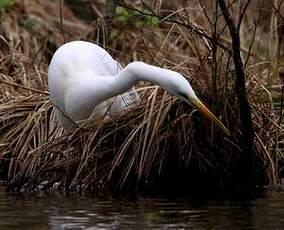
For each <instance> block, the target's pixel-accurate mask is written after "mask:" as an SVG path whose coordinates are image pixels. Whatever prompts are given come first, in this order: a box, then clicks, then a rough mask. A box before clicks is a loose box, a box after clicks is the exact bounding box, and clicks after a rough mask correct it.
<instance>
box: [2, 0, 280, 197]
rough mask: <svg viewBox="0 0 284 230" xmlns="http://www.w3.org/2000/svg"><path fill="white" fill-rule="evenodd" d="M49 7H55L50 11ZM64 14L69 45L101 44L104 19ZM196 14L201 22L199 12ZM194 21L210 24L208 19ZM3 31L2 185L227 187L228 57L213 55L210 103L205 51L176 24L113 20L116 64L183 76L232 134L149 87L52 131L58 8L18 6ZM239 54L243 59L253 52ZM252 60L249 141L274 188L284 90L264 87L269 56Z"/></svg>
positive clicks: (234, 117)
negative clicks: (136, 25)
mask: <svg viewBox="0 0 284 230" xmlns="http://www.w3.org/2000/svg"><path fill="white" fill-rule="evenodd" d="M52 7H53V8H52ZM46 8H49V9H50V8H52V10H50V11H48V13H47V11H46ZM20 12H21V13H20ZM22 12H24V13H22ZM49 12H50V13H49ZM64 12H65V13H64V14H63V15H64V16H63V18H64V36H65V39H66V40H67V41H69V40H74V39H78V38H83V39H91V40H95V41H97V42H98V43H102V40H104V38H102V36H101V34H102V30H101V29H102V25H101V20H98V21H96V22H94V23H93V24H92V25H90V26H87V25H85V24H84V22H81V21H79V20H78V19H76V18H75V17H74V16H72V14H71V13H70V12H69V11H67V10H66V9H64ZM194 12H195V14H197V15H198V17H201V16H200V12H201V11H200V9H199V10H196V11H194ZM194 12H193V13H192V12H191V13H192V14H190V15H192V16H191V17H193V18H194V17H195V14H194ZM179 14H180V17H182V18H184V17H189V16H188V15H187V14H185V13H184V12H182V11H181V12H179ZM193 18H190V19H189V21H190V20H193ZM196 18H197V16H196ZM23 19H24V23H23ZM25 20H34V22H33V23H35V25H31V27H29V26H28V27H27V25H26V24H25V22H26V21H25ZM196 22H202V25H198V24H197V26H200V27H201V26H202V27H203V28H206V26H208V27H209V25H206V23H204V22H206V17H205V16H203V18H202V20H201V19H200V20H196ZM3 24H4V28H5V29H6V32H7V35H8V37H9V44H10V47H11V50H10V53H9V54H8V55H6V56H2V57H1V59H0V70H1V71H0V73H1V74H0V83H1V84H0V179H2V180H6V181H7V185H8V190H9V191H26V192H27V191H63V189H64V190H65V192H68V191H75V192H89V191H105V190H107V189H109V188H110V189H111V190H121V189H123V188H127V189H133V188H134V189H141V188H142V189H143V188H145V187H147V188H153V189H154V188H156V187H159V186H160V185H161V186H163V184H167V183H168V182H169V183H168V186H171V184H170V182H171V181H170V177H171V174H173V177H174V176H180V175H181V174H183V177H182V178H180V180H181V181H182V180H183V182H184V183H189V184H190V183H192V182H193V181H196V180H198V178H203V179H204V178H205V180H208V181H202V182H201V183H209V184H210V182H209V180H210V179H212V178H213V179H214V180H213V182H212V184H213V183H215V182H216V181H219V183H220V184H221V183H224V184H226V183H232V181H234V180H232V178H234V177H236V174H237V173H238V172H239V171H241V165H240V163H239V156H240V152H241V151H242V150H241V147H240V144H239V142H238V141H239V135H240V133H239V129H238V120H239V117H238V116H239V115H238V111H237V109H236V108H237V102H236V99H235V98H236V97H235V94H234V91H233V79H234V77H233V69H232V66H231V64H230V63H228V61H227V60H228V58H229V56H228V54H226V52H225V51H218V53H217V60H216V62H215V63H216V66H215V67H214V68H215V70H216V71H217V75H215V76H216V77H217V79H216V82H217V86H216V87H217V88H216V89H214V90H215V91H216V92H215V93H214V97H212V90H213V89H212V86H211V80H210V79H211V76H212V71H213V67H212V62H211V50H210V44H209V43H208V42H207V41H206V40H205V39H203V38H201V37H199V36H196V34H194V33H192V32H190V31H189V30H187V29H186V28H184V27H182V26H179V25H177V24H174V23H169V22H163V23H161V25H160V28H154V29H150V28H144V29H143V30H142V31H141V30H138V29H133V28H127V27H121V25H119V24H118V23H117V24H115V26H114V38H113V39H112V42H111V43H110V44H109V45H108V46H107V49H108V50H109V51H110V52H111V53H112V54H113V56H115V57H116V58H117V59H118V60H120V61H121V62H122V63H128V62H130V61H132V60H142V61H145V62H148V63H153V64H155V65H158V66H165V67H167V68H171V69H174V70H176V71H178V72H180V73H182V74H183V75H184V76H186V77H188V79H189V81H190V82H191V83H192V85H193V87H194V89H196V91H197V94H198V95H199V96H200V97H201V98H202V99H203V101H205V104H211V105H212V106H211V108H212V110H213V111H214V112H215V114H217V115H218V116H219V117H220V118H221V119H222V121H223V122H224V123H225V124H226V125H227V126H228V127H229V128H230V130H231V131H232V134H233V137H232V138H230V139H228V138H226V137H225V136H224V134H223V133H222V132H221V131H220V130H219V129H218V128H216V127H215V126H212V125H211V124H210V123H209V122H208V121H207V120H205V119H204V118H203V117H202V116H200V115H199V114H198V113H197V112H196V111H195V110H194V109H193V108H191V107H190V106H188V105H186V104H184V103H183V102H181V101H179V100H177V99H176V98H174V97H172V96H170V95H169V94H167V93H164V91H162V90H160V89H159V88H157V87H155V86H149V85H148V84H145V83H142V84H141V85H140V86H139V88H138V92H139V94H140V96H141V101H140V102H139V104H138V105H137V106H136V107H133V108H129V109H128V110H126V111H124V112H123V113H119V114H116V115H114V116H113V117H111V118H110V119H106V120H104V121H96V120H95V121H93V122H92V123H91V124H88V126H87V127H77V128H74V129H68V130H63V129H62V128H58V127H57V126H56V121H55V117H54V114H53V112H52V105H51V103H50V101H49V97H48V92H47V64H48V61H49V59H50V57H51V54H52V53H53V52H54V49H55V48H56V47H58V46H59V45H60V44H62V43H63V32H62V26H61V25H60V18H59V13H58V9H57V8H56V5H55V4H54V3H50V2H48V1H43V0H42V1H38V2H35V1H25V3H23V2H22V1H19V2H18V3H17V4H16V5H15V6H14V7H13V8H11V9H10V10H8V11H7V12H6V13H5V14H4V19H3ZM91 29H92V30H93V31H91ZM141 32H143V34H142V33H141ZM223 38H224V39H225V38H226V34H224V35H223ZM101 39H102V40H101ZM256 39H260V38H256ZM227 40H229V39H227ZM243 50H244V51H245V52H246V53H247V54H248V53H249V52H248V50H249V47H243ZM250 55H251V56H249V59H248V62H247V66H246V73H247V89H248V93H249V98H250V102H251V106H252V108H253V121H254V125H255V131H256V140H255V142H256V146H257V148H258V153H259V155H260V156H259V157H260V158H261V159H262V162H263V164H264V166H265V169H264V170H265V172H266V178H267V179H268V181H269V183H270V184H272V185H276V184H278V183H279V179H280V178H282V177H284V171H283V159H284V152H283V146H284V145H283V144H284V143H283V140H284V137H283V135H284V134H283V122H281V116H280V112H279V111H280V107H279V106H278V104H277V103H276V102H275V99H274V97H275V95H276V97H278V98H280V96H281V94H280V93H279V88H280V86H281V85H280V83H279V81H278V80H277V79H271V78H270V80H271V81H270V85H269V86H268V85H267V74H268V73H270V72H271V70H272V69H274V68H275V66H272V65H269V59H266V58H267V57H269V55H267V56H265V55H260V57H259V58H258V57H256V56H254V53H251V54H250ZM263 59H265V60H263ZM263 63H265V64H263ZM269 77H270V76H269ZM282 112H283V111H282ZM195 177H197V179H196V178H195ZM216 178H217V179H216ZM175 179H176V180H179V179H178V178H173V180H175ZM168 180H169V181H168ZM187 186H188V185H187Z"/></svg>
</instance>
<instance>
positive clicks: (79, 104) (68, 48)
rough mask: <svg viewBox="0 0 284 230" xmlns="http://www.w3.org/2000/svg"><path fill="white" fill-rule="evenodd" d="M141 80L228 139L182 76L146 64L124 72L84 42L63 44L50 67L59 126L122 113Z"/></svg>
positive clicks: (135, 97)
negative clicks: (182, 103)
mask: <svg viewBox="0 0 284 230" xmlns="http://www.w3.org/2000/svg"><path fill="white" fill-rule="evenodd" d="M140 80H144V81H150V82H152V83H154V84H157V85H159V86H160V87H162V88H163V89H165V90H167V91H168V92H169V93H171V94H173V95H175V96H177V97H179V98H181V99H182V100H184V101H186V102H187V103H190V104H193V105H194V106H196V107H197V109H199V111H201V112H202V113H203V114H205V115H206V116H207V117H208V118H210V119H211V120H212V121H214V122H215V123H216V124H217V125H218V126H220V127H221V128H222V129H223V130H224V131H225V132H226V133H227V134H228V135H229V130H228V129H227V128H226V127H225V126H224V125H223V124H222V123H221V121H220V120H219V119H218V118H216V117H215V116H214V115H213V114H212V113H211V112H210V111H209V110H208V109H207V108H206V107H205V106H204V105H203V104H202V102H201V101H200V100H199V99H198V98H197V96H196V95H195V93H194V91H193V90H192V88H191V86H190V84H189V82H188V81H187V80H186V79H185V78H184V77H183V76H182V75H181V74H179V73H177V72H175V71H171V70H168V69H164V68H159V67H156V66H152V65H148V64H146V63H143V62H132V63H130V64H128V65H127V66H126V67H125V68H122V67H121V65H120V64H119V63H118V62H117V61H115V60H114V59H113V58H112V57H111V56H110V55H109V53H108V52H107V51H105V50H104V49H103V48H101V47H100V46H98V45H95V44H93V43H91V42H85V41H74V42H69V43H66V44H64V45H63V46H61V47H60V48H59V49H58V50H57V51H56V52H55V54H54V56H53V57H52V60H51V62H50V65H49V69H48V85H49V92H50V98H51V101H52V102H53V104H54V108H55V110H56V113H57V118H58V122H59V125H60V126H70V125H72V123H73V122H78V121H81V120H85V119H87V118H89V117H90V116H91V115H92V116H98V117H100V116H104V115H105V114H106V113H107V112H109V114H110V115H111V112H113V111H119V110H123V109H124V108H125V107H126V106H128V105H129V104H131V103H133V102H135V101H137V100H138V95H137V94H136V93H132V94H131V93H127V94H124V95H123V93H125V92H127V91H128V90H130V89H131V88H132V87H133V86H134V85H135V83H136V82H138V81H140Z"/></svg>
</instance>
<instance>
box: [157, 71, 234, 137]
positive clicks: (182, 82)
mask: <svg viewBox="0 0 284 230" xmlns="http://www.w3.org/2000/svg"><path fill="white" fill-rule="evenodd" d="M170 74H173V75H174V76H172V77H170V78H168V79H171V80H169V81H167V82H165V84H164V85H163V88H164V89H165V90H167V91H169V92H170V93H171V94H173V95H175V96H177V97H178V98H180V99H182V100H183V101H185V102H187V103H188V104H191V105H193V106H194V107H196V108H197V109H198V111H200V112H201V113H202V114H204V115H205V116H206V117H207V118H208V119H210V120H211V121H213V122H214V123H215V124H216V125H218V126H219V127H220V128H221V129H222V130H223V131H224V132H225V133H226V134H227V135H228V136H230V131H229V130H228V129H227V128H226V127H225V125H224V124H223V123H222V122H221V121H220V120H219V119H218V118H217V117H216V116H215V115H214V114H213V113H212V112H211V111H210V110H209V109H208V108H207V107H206V106H205V105H204V104H203V103H202V102H201V101H200V100H199V98H198V97H197V96H196V94H195V93H194V91H193V89H192V87H191V85H190V84H189V82H188V81H187V80H186V78H184V77H183V76H182V75H181V74H179V73H177V72H174V71H171V73H170Z"/></svg>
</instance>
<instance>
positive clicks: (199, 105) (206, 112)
mask: <svg viewBox="0 0 284 230" xmlns="http://www.w3.org/2000/svg"><path fill="white" fill-rule="evenodd" d="M189 101H190V102H191V103H192V104H193V105H194V106H195V107H196V108H197V109H198V110H199V111H200V112H201V113H203V114H204V115H205V116H206V117H207V118H209V119H210V120H211V121H213V122H214V123H215V124H216V125H218V126H219V127H220V128H221V129H222V130H223V131H224V132H225V133H226V134H227V135H228V136H231V134H230V131H229V130H228V129H227V128H226V127H225V125H223V123H222V122H221V121H220V120H219V119H218V118H217V117H216V116H215V115H214V114H213V113H212V112H211V111H210V110H209V109H208V108H207V107H206V106H205V105H204V104H203V103H202V102H201V101H200V100H199V99H198V98H194V99H190V100H189Z"/></svg>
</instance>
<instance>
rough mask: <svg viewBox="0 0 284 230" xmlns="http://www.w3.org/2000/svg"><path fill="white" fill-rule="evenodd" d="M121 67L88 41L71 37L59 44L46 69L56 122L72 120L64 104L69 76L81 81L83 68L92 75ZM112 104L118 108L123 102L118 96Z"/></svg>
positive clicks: (63, 124)
mask: <svg viewBox="0 0 284 230" xmlns="http://www.w3.org/2000/svg"><path fill="white" fill-rule="evenodd" d="M121 69H122V67H121V66H120V64H119V63H118V62H117V61H115V60H114V59H113V58H112V57H111V56H110V54H109V53H108V52H107V51H105V50H104V49H103V48H101V47H100V46H98V45H96V44H93V43H91V42H85V41H73V42H69V43H66V44H64V45H62V46H61V47H59V48H58V50H57V51H56V52H55V53H54V55H53V57H52V60H51V62H50V65H49V69H48V85H49V92H50V98H51V100H52V102H53V104H54V105H55V110H56V112H57V117H58V120H59V124H60V125H62V126H69V125H70V123H72V122H71V120H70V118H68V115H67V113H66V108H65V106H66V105H65V95H66V89H67V88H68V87H66V85H67V84H68V80H70V78H72V77H75V78H82V81H83V79H84V73H86V72H91V73H92V75H94V77H95V76H106V77H107V76H114V75H117V74H118V73H119V72H120V71H121ZM78 87H79V86H78ZM82 90H83V89H82ZM74 96H75V95H74ZM120 97H121V96H120ZM125 98H128V96H126V97H125ZM115 105H118V106H117V107H119V106H120V107H121V108H123V107H126V106H127V105H126V104H125V105H124V102H123V100H122V99H121V98H120V99H119V100H118V101H116V102H115ZM114 107H115V106H114ZM65 115H67V116H65Z"/></svg>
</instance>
